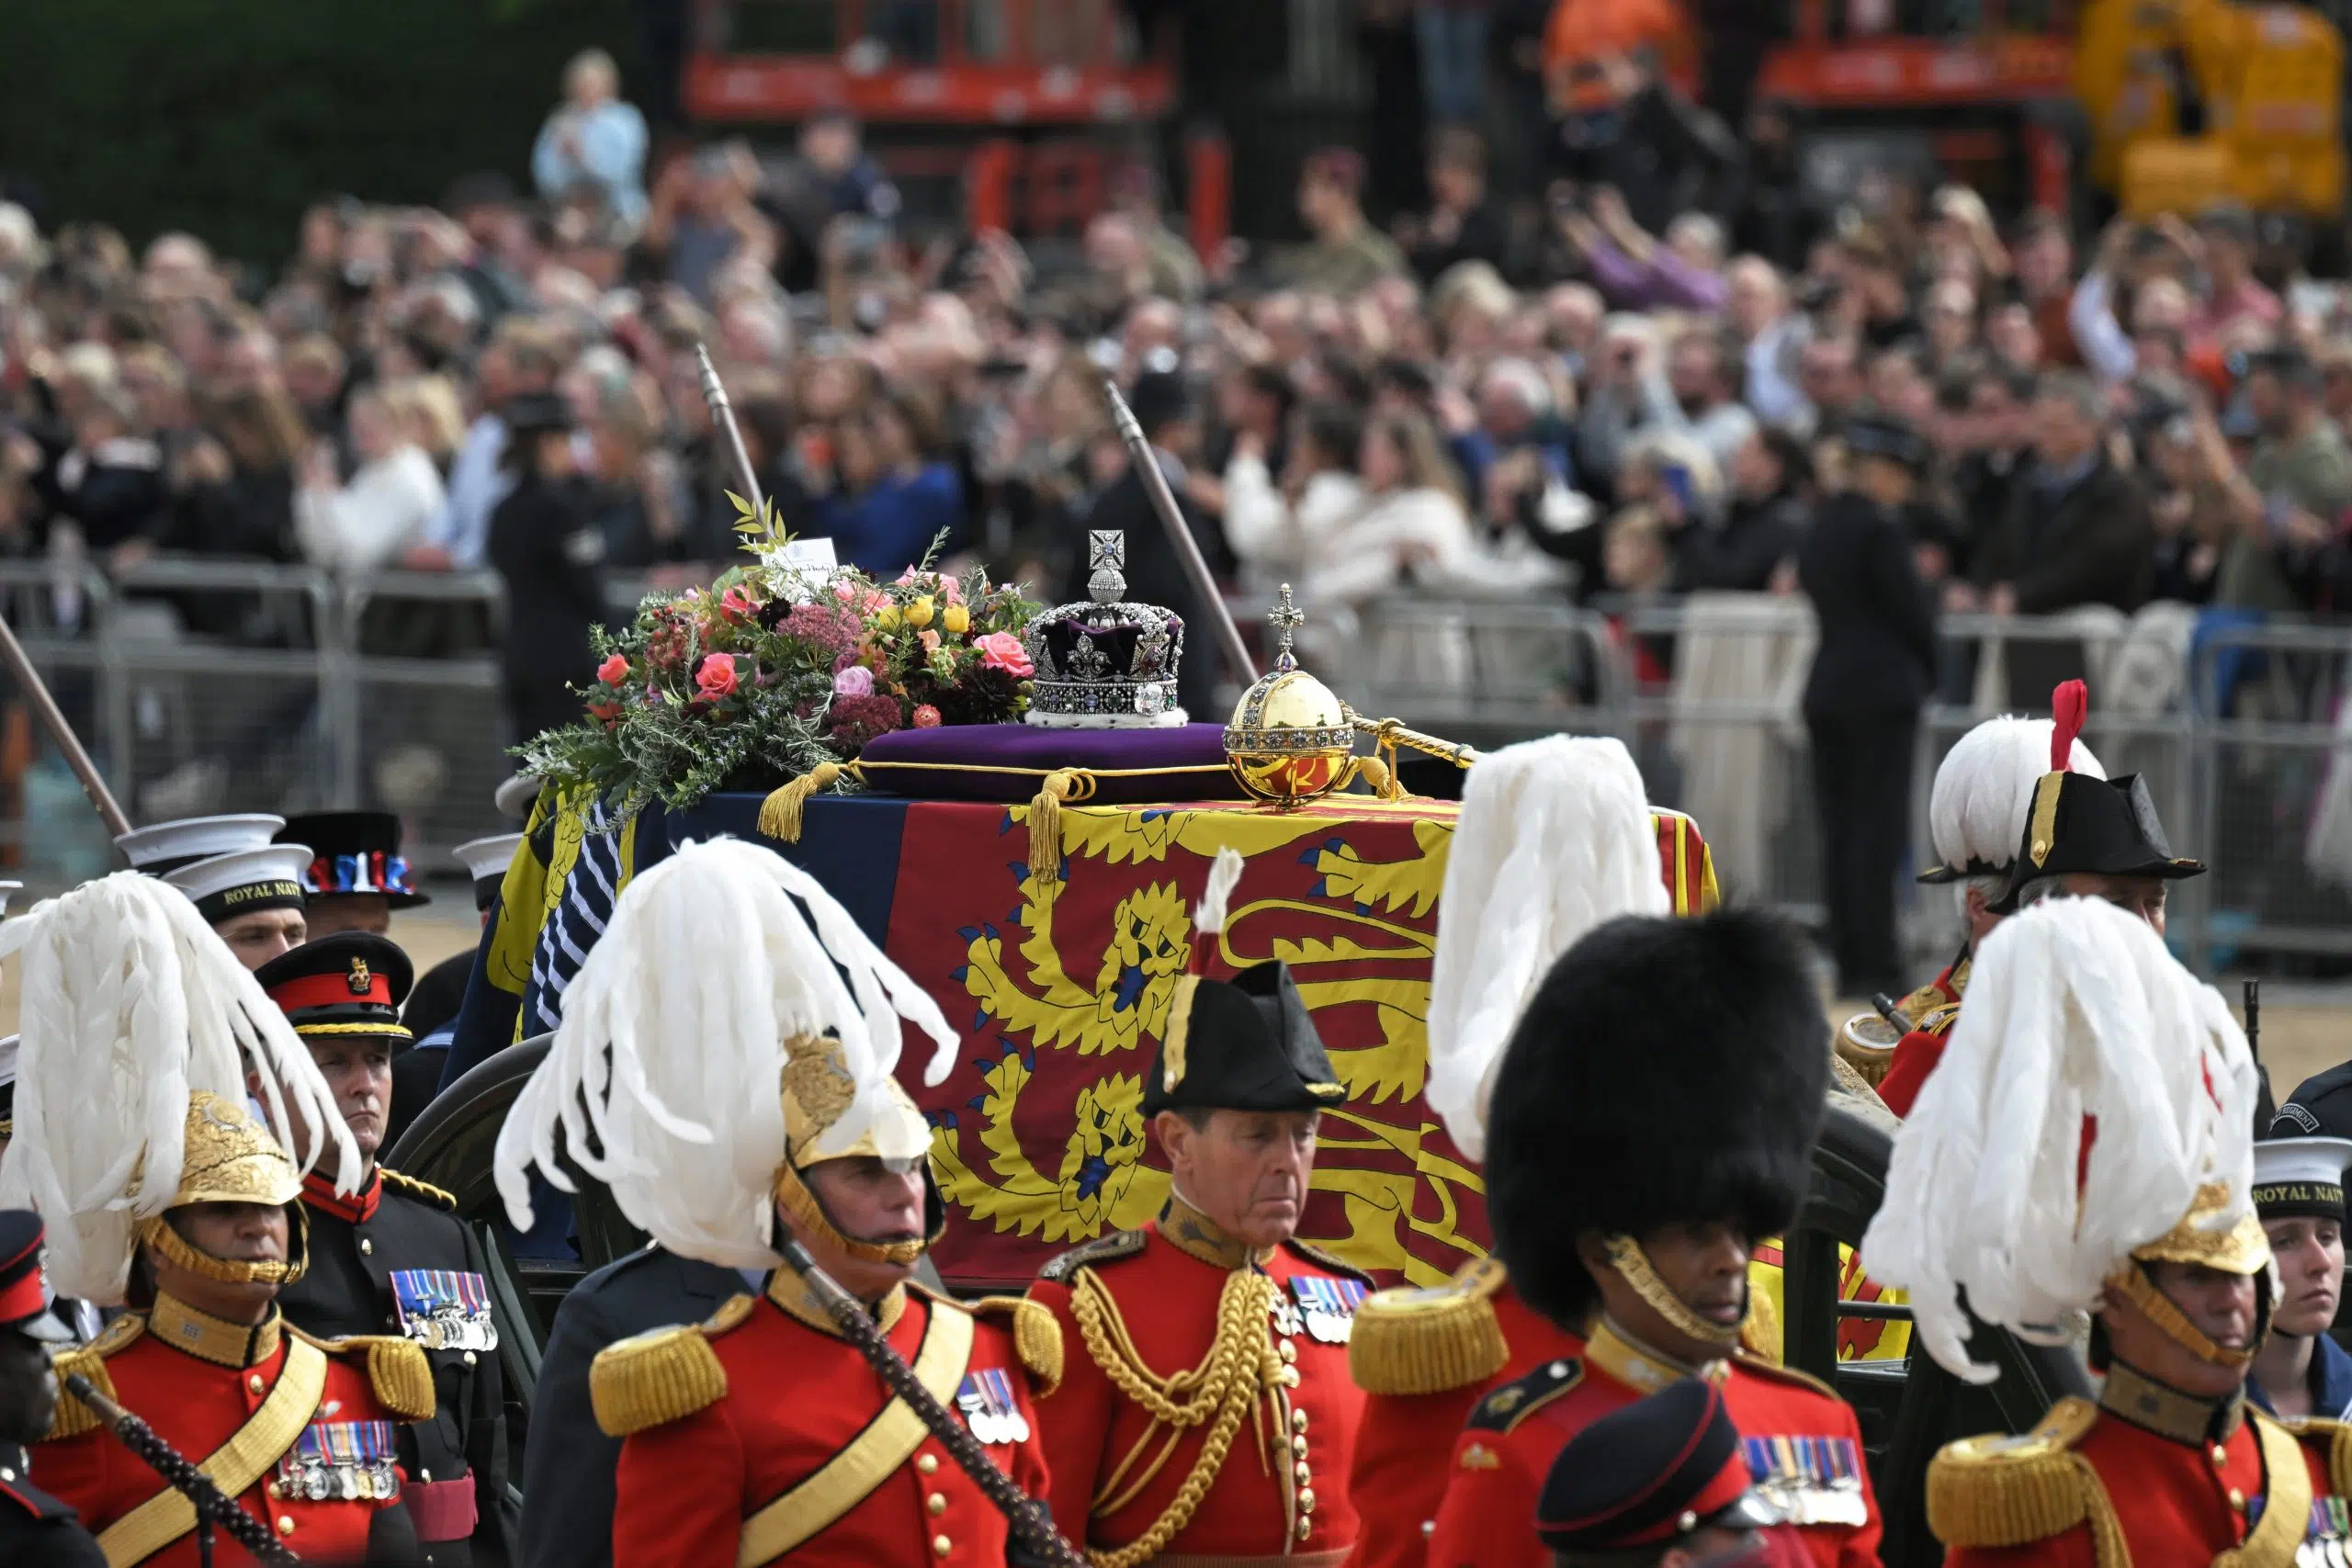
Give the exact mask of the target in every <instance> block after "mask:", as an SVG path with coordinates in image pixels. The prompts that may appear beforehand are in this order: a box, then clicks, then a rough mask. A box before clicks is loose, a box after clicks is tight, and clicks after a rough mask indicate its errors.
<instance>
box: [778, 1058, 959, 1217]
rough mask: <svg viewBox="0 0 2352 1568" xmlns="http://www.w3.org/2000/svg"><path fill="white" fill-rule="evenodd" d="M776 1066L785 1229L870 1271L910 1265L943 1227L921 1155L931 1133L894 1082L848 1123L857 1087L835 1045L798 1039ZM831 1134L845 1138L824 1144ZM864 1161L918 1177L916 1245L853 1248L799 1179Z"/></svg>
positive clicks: (943, 1209) (941, 1207)
mask: <svg viewBox="0 0 2352 1568" xmlns="http://www.w3.org/2000/svg"><path fill="white" fill-rule="evenodd" d="M786 1049H787V1050H788V1051H789V1052H790V1056H789V1058H788V1059H787V1060H786V1062H785V1065H784V1163H783V1164H782V1165H781V1166H779V1167H777V1168H776V1173H775V1201H777V1202H778V1203H779V1204H781V1205H782V1206H783V1208H784V1212H785V1213H787V1214H789V1215H791V1216H792V1220H793V1223H794V1224H797V1225H798V1226H799V1227H800V1228H801V1229H802V1230H803V1231H804V1232H808V1233H810V1234H812V1235H815V1236H816V1237H817V1238H818V1239H819V1240H820V1241H822V1242H824V1243H826V1244H827V1245H829V1246H831V1247H838V1248H840V1249H841V1250H842V1251H843V1252H846V1253H847V1254H849V1255H850V1256H851V1257H853V1258H863V1259H865V1261H867V1262H870V1263H901V1264H904V1263H912V1262H913V1261H914V1260H915V1259H916V1258H920V1257H922V1254H923V1249H924V1248H926V1247H929V1246H930V1245H931V1244H932V1243H933V1242H935V1241H937V1240H938V1239H939V1237H940V1234H941V1232H943V1231H944V1230H945V1229H946V1227H947V1205H946V1202H945V1201H944V1199H942V1198H941V1197H940V1194H939V1184H938V1183H937V1182H936V1181H934V1180H933V1179H932V1175H931V1162H930V1161H929V1160H928V1159H927V1158H925V1157H924V1156H925V1154H926V1152H927V1151H928V1150H929V1148H930V1145H931V1126H930V1123H928V1122H925V1121H924V1120H923V1115H922V1111H919V1110H917V1109H916V1108H915V1102H914V1100H913V1099H912V1097H910V1095H909V1094H908V1093H907V1091H906V1090H905V1089H901V1088H900V1087H899V1081H898V1079H896V1078H885V1079H884V1080H883V1081H882V1084H881V1086H880V1089H879V1090H878V1092H876V1093H875V1094H873V1095H872V1096H871V1097H870V1098H871V1100H872V1103H871V1104H869V1105H868V1106H866V1107H865V1108H864V1114H863V1115H861V1116H859V1117H856V1118H855V1119H854V1120H856V1121H860V1122H863V1123H864V1125H863V1126H862V1127H860V1128H857V1129H856V1130H854V1131H853V1130H852V1127H851V1122H852V1121H853V1117H852V1111H853V1110H854V1109H856V1102H857V1098H858V1097H857V1080H856V1079H855V1078H854V1077H853V1076H852V1075H851V1073H850V1071H849V1068H848V1067H847V1066H846V1065H845V1064H844V1062H843V1060H842V1043H841V1042H840V1041H839V1040H838V1039H832V1038H810V1037H808V1036H803V1037H802V1038H800V1039H797V1040H795V1041H793V1042H791V1043H790V1044H789V1045H788V1046H787V1047H786ZM836 1130H839V1131H840V1132H842V1133H843V1134H847V1135H846V1137H845V1138H841V1139H829V1137H828V1134H832V1133H834V1132H835V1131H836ZM860 1157H871V1158H876V1159H879V1160H882V1161H883V1162H884V1163H885V1164H887V1165H888V1166H890V1167H891V1168H893V1169H895V1170H907V1169H912V1168H915V1167H917V1166H921V1167H922V1172H923V1232H924V1235H923V1237H922V1240H920V1241H892V1242H872V1241H859V1240H856V1239H854V1238H853V1237H851V1236H847V1235H842V1231H841V1228H840V1227H839V1226H838V1225H836V1224H833V1221H832V1216H831V1215H830V1214H828V1213H825V1206H824V1204H823V1203H822V1202H821V1201H820V1200H819V1199H818V1197H817V1194H816V1193H815V1192H813V1191H811V1190H809V1185H808V1183H807V1182H804V1181H803V1180H801V1179H800V1173H801V1172H802V1171H805V1170H808V1169H809V1168H812V1167H814V1166H819V1165H821V1164H823V1163H824V1162H825V1161H827V1160H834V1159H855V1158H860Z"/></svg>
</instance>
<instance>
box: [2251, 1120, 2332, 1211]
mask: <svg viewBox="0 0 2352 1568" xmlns="http://www.w3.org/2000/svg"><path fill="white" fill-rule="evenodd" d="M2346 1167H2352V1138H2265V1139H2263V1140H2262V1141H2261V1142H2259V1143H2257V1144H2256V1145H2254V1210H2255V1213H2257V1214H2260V1215H2261V1216H2262V1217H2263V1218H2264V1219H2266V1220H2283V1219H2290V1218H2293V1217H2295V1216H2297V1215H2309V1216H2311V1217H2312V1218H2314V1219H2333V1220H2341V1219H2343V1218H2344V1172H2345V1169H2346Z"/></svg>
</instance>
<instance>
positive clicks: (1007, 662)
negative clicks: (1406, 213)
mask: <svg viewBox="0 0 2352 1568" xmlns="http://www.w3.org/2000/svg"><path fill="white" fill-rule="evenodd" d="M972 646H973V647H974V648H976V649H978V650H979V654H980V662H981V663H983V664H987V665H991V666H993V667H994V668H996V669H999V670H1001V671H1004V672H1005V673H1006V674H1008V675H1011V676H1012V677H1013V678H1014V679H1015V680H1027V679H1028V678H1029V677H1030V676H1032V675H1035V673H1036V672H1037V667H1036V666H1035V665H1034V664H1032V663H1030V662H1029V650H1028V649H1025V648H1023V647H1022V646H1021V639H1020V638H1019V637H1015V636H1013V635H1012V633H1011V632H990V633H989V634H988V635H987V636H986V637H974V638H973V639H972Z"/></svg>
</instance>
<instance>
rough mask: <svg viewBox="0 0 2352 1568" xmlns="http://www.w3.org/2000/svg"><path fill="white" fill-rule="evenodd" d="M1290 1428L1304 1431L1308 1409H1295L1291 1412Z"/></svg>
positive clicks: (1295, 1430)
mask: <svg viewBox="0 0 2352 1568" xmlns="http://www.w3.org/2000/svg"><path fill="white" fill-rule="evenodd" d="M1290 1429H1291V1430H1292V1431H1294V1432H1304V1431H1306V1411H1304V1410H1294V1411H1292V1412H1291V1413H1290Z"/></svg>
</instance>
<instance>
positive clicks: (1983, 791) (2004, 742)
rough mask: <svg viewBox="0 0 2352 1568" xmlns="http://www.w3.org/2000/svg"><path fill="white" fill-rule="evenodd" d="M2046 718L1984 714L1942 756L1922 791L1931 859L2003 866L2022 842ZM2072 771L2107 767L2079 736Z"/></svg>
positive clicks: (2102, 773)
mask: <svg viewBox="0 0 2352 1568" xmlns="http://www.w3.org/2000/svg"><path fill="white" fill-rule="evenodd" d="M2051 730H2052V725H2051V721H2050V720H2048V719H2046V718H2018V717H2017V716H2014V715H2010V714H2003V715H2002V716H1999V717H1998V718H1988V719H1986V720H1985V722H1984V723H1982V724H1980V725H1978V726H1977V727H1976V728H1973V729H1972V730H1970V731H1969V732H1968V733H1967V734H1965V735H1963V736H1962V737H1961V738H1960V739H1958V740H1955V741H1953V742H1952V747H1951V750H1949V751H1947V752H1945V753H1944V760H1943V762H1942V764H1941V765H1940V766H1939V767H1938V768H1937V769H1936V782H1935V786H1934V788H1932V789H1931V790H1929V791H1928V839H1929V840H1931V841H1932V842H1933V843H1934V844H1935V846H1936V858H1937V859H1938V860H1939V861H1941V862H1942V863H1944V864H1945V865H1947V866H1949V867H1951V869H1952V870H1954V871H1963V870H1965V869H1966V868H1967V867H1968V865H1969V863H1971V862H1972V861H1973V862H1974V863H1977V864H1979V865H1989V866H2008V865H2010V864H2013V863H2015V862H2016V860H2017V858H2018V844H2019V843H2021V842H2023V841H2024V839H2025V819H2026V815H2027V813H2029V812H2030V811H2031V810H2032V809H2033V786H2034V785H2035V784H2038V783H2039V782H2041V775H2042V774H2044V773H2048V772H2050V740H2051ZM2071 766H2072V769H2073V771H2074V772H2075V773H2081V774H2084V775H2085V776H2086V777H2088V778H2094V779H2103V778H2105V777H2107V770H2106V769H2105V768H2103V767H2101V766H2100V765H2099V760H2098V758H2097V757H2096V756H2094V755H2092V754H2091V749H2090V748H2089V747H2087V746H2086V745H2084V744H2083V743H2082V742H2081V741H2080V740H2077V741H2075V749H2074V753H2073V761H2072V764H2071Z"/></svg>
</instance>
